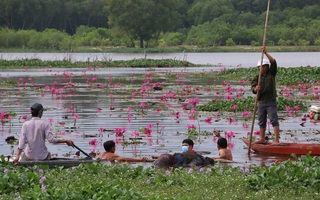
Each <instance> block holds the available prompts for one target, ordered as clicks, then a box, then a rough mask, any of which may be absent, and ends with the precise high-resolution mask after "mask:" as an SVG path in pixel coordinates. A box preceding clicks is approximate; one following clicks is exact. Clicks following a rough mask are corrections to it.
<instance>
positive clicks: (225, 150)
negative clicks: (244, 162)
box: [213, 130, 232, 160]
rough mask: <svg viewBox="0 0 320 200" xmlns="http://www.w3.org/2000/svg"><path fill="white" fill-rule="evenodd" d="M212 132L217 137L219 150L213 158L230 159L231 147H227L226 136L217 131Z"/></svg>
mask: <svg viewBox="0 0 320 200" xmlns="http://www.w3.org/2000/svg"><path fill="white" fill-rule="evenodd" d="M214 134H215V135H216V136H217V137H218V138H219V139H218V141H217V147H218V151H219V157H217V158H213V160H215V159H225V160H232V153H231V149H229V147H228V141H227V139H226V138H224V137H222V136H221V135H220V132H219V131H216V130H215V131H214Z"/></svg>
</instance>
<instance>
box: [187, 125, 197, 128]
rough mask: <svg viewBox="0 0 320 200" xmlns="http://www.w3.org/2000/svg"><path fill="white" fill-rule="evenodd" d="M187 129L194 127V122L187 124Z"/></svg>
mask: <svg viewBox="0 0 320 200" xmlns="http://www.w3.org/2000/svg"><path fill="white" fill-rule="evenodd" d="M187 129H196V126H195V125H194V124H188V125H187Z"/></svg>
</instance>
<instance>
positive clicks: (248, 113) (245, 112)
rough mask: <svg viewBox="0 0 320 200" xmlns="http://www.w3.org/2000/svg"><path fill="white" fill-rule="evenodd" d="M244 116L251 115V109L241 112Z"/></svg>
mask: <svg viewBox="0 0 320 200" xmlns="http://www.w3.org/2000/svg"><path fill="white" fill-rule="evenodd" d="M241 116H242V117H249V116H250V111H244V112H242V113H241Z"/></svg>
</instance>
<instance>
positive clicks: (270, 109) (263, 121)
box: [258, 100, 279, 128]
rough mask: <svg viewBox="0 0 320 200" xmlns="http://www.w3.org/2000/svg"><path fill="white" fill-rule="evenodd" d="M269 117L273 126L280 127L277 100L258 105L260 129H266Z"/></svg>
mask: <svg viewBox="0 0 320 200" xmlns="http://www.w3.org/2000/svg"><path fill="white" fill-rule="evenodd" d="M267 116H268V118H269V120H270V123H271V124H272V126H279V121H278V114H277V102H276V100H274V101H271V102H267V103H259V104H258V119H259V126H260V128H266V126H267Z"/></svg>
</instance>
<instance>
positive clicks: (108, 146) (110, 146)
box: [96, 140, 148, 163]
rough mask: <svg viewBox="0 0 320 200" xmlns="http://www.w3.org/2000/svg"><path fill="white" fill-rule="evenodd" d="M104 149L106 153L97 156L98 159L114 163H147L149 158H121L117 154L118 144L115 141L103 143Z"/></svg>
mask: <svg viewBox="0 0 320 200" xmlns="http://www.w3.org/2000/svg"><path fill="white" fill-rule="evenodd" d="M103 147H104V149H105V150H106V152H103V153H101V154H99V155H98V156H96V158H99V159H104V160H108V161H110V162H112V163H114V162H115V161H122V162H145V161H146V160H147V159H148V158H147V157H142V158H127V157H123V156H119V155H118V154H115V151H116V144H115V143H114V141H112V140H109V141H106V142H105V143H103Z"/></svg>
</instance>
